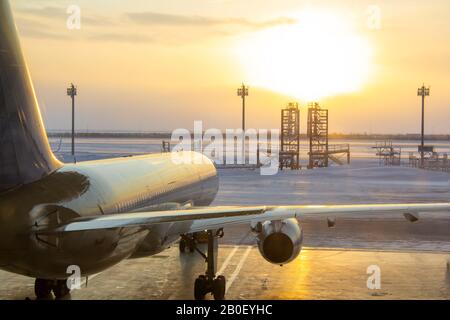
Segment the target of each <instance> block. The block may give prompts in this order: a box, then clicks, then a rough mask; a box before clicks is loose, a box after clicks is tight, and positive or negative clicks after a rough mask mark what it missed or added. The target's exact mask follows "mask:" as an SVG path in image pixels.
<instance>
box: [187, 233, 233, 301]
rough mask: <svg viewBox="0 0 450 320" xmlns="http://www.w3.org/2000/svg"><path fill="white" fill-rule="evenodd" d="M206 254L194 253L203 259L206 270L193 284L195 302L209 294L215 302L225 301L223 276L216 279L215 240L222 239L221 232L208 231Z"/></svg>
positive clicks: (216, 243) (216, 249) (216, 244)
mask: <svg viewBox="0 0 450 320" xmlns="http://www.w3.org/2000/svg"><path fill="white" fill-rule="evenodd" d="M207 234H208V254H207V255H205V254H204V253H203V252H201V251H200V250H198V248H195V249H196V251H197V252H198V253H199V254H200V255H202V256H203V257H204V258H205V261H206V265H207V269H206V274H204V275H200V276H199V277H198V278H197V279H196V280H195V284H194V298H195V300H203V299H205V295H206V294H208V293H211V294H212V295H213V297H214V299H215V300H223V299H225V289H226V280H225V277H224V276H217V277H216V268H217V251H218V242H217V239H218V238H221V237H223V230H222V229H220V230H217V232H216V231H213V230H208V232H207Z"/></svg>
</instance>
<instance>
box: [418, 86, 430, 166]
mask: <svg viewBox="0 0 450 320" xmlns="http://www.w3.org/2000/svg"><path fill="white" fill-rule="evenodd" d="M417 95H418V96H420V97H422V133H421V144H420V165H421V166H422V167H423V165H424V151H425V97H427V96H429V95H430V88H426V87H425V85H422V87H420V88H419V89H417Z"/></svg>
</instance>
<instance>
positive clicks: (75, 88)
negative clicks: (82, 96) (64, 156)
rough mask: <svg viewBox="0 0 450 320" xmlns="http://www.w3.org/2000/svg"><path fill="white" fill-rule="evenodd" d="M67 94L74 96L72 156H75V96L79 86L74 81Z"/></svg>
mask: <svg viewBox="0 0 450 320" xmlns="http://www.w3.org/2000/svg"><path fill="white" fill-rule="evenodd" d="M67 95H68V96H69V97H71V98H72V156H75V96H76V95H77V87H75V86H74V85H73V83H71V84H70V87H69V88H67Z"/></svg>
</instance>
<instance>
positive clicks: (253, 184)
mask: <svg viewBox="0 0 450 320" xmlns="http://www.w3.org/2000/svg"><path fill="white" fill-rule="evenodd" d="M219 175H220V179H221V180H220V181H221V184H220V190H219V193H218V196H217V198H216V201H215V203H214V204H213V205H233V204H234V205H236V204H243V205H252V204H260V205H261V204H273V205H276V204H329V203H332V204H344V203H346V204H349V203H383V202H384V203H389V202H391V203H395V202H428V201H430V202H432V201H434V202H436V201H440V202H445V201H448V199H449V192H448V191H449V188H448V186H449V184H448V181H449V180H448V179H449V177H450V176H449V175H448V174H444V173H439V172H427V171H419V170H414V169H410V168H386V167H368V168H366V167H360V166H358V165H357V166H355V165H353V166H351V167H343V168H332V169H328V170H313V171H300V172H290V171H285V172H283V173H280V174H278V175H276V176H273V177H264V176H260V175H259V173H258V172H256V171H251V170H221V171H219ZM300 223H301V226H302V228H303V230H304V250H303V251H302V253H301V254H300V256H299V257H297V259H295V260H294V261H293V262H291V263H289V264H287V265H285V266H283V267H280V266H277V265H272V264H270V263H268V262H266V261H265V260H264V259H263V258H262V257H261V255H260V253H259V251H258V248H257V247H256V246H255V243H256V242H255V237H254V236H253V234H252V233H251V232H250V230H249V226H248V225H243V226H235V227H232V228H227V229H225V237H224V238H223V239H221V246H220V248H221V249H220V253H219V264H218V271H219V274H223V275H225V276H226V278H227V298H228V299H450V265H449V264H450V232H449V230H450V216H449V213H448V212H443V213H433V214H423V215H421V216H420V219H419V221H418V222H416V223H410V222H408V221H406V220H405V219H404V218H403V217H402V215H383V216H379V215H377V214H370V215H365V216H364V217H355V216H346V217H340V218H338V219H337V221H336V226H335V227H334V228H328V227H327V223H326V221H325V220H324V219H319V218H308V219H305V220H302V221H300ZM370 266H377V267H379V270H380V272H381V278H380V279H381V282H380V285H381V288H380V289H368V287H367V281H368V278H369V277H370V275H371V274H368V273H367V269H368V267H370ZM204 271H205V264H204V261H203V259H202V257H201V256H200V255H198V254H192V253H185V254H180V253H179V251H178V248H177V246H176V245H175V246H174V247H172V248H170V249H168V250H166V251H164V252H162V253H160V254H158V255H156V256H153V257H148V258H143V259H137V260H126V261H123V262H121V263H119V264H118V265H116V266H114V267H113V268H111V269H109V270H106V271H104V272H102V273H101V274H98V275H96V276H94V277H91V278H90V279H89V281H88V286H87V288H86V287H85V286H84V287H83V288H82V289H81V290H75V291H74V292H73V294H72V297H71V298H72V299H88V300H91V299H92V300H96V299H192V298H193V284H194V281H195V278H196V277H197V276H198V275H199V274H203V273H204ZM33 296H34V279H31V278H27V277H23V276H18V275H14V274H11V273H7V272H4V271H0V299H18V300H23V299H25V298H27V297H30V298H33Z"/></svg>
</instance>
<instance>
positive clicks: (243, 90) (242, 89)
mask: <svg viewBox="0 0 450 320" xmlns="http://www.w3.org/2000/svg"><path fill="white" fill-rule="evenodd" d="M237 95H238V96H239V97H241V98H242V131H243V132H244V134H245V97H247V96H248V87H246V86H245V85H244V84H242V86H241V87H240V88H238V89H237Z"/></svg>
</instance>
